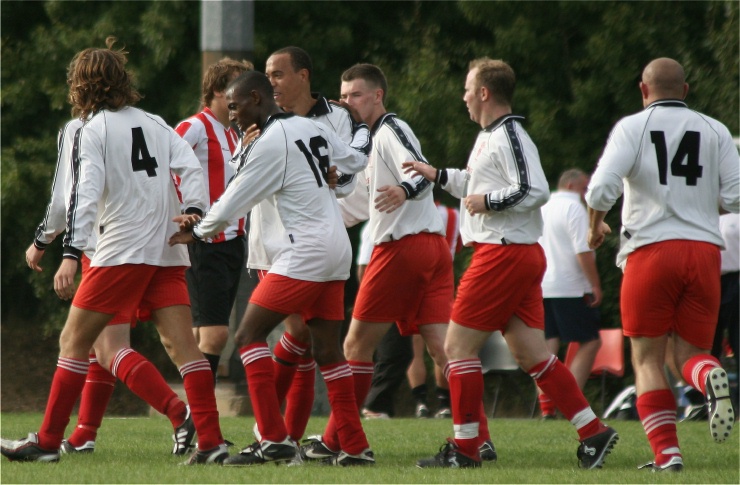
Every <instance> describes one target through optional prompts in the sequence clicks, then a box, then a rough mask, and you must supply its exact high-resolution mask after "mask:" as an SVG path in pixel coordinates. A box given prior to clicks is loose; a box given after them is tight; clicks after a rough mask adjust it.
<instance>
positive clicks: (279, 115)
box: [262, 111, 295, 131]
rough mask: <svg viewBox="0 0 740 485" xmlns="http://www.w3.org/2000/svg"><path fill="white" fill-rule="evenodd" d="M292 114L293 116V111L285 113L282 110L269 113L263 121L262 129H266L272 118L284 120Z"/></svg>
mask: <svg viewBox="0 0 740 485" xmlns="http://www.w3.org/2000/svg"><path fill="white" fill-rule="evenodd" d="M293 116H295V114H294V113H286V112H284V111H281V112H279V113H274V114H271V115H270V116H268V117H267V121H265V125H264V126H263V127H262V131H264V130H266V129H267V127H268V126H270V125H271V124H272V122H273V121H274V120H285V119H288V118H291V117H293Z"/></svg>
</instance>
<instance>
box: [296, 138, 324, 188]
mask: <svg viewBox="0 0 740 485" xmlns="http://www.w3.org/2000/svg"><path fill="white" fill-rule="evenodd" d="M295 144H296V145H298V148H299V149H300V150H301V152H302V153H303V155H304V156H305V157H306V161H307V162H308V166H309V167H311V171H312V172H313V176H314V177H316V183H317V184H319V187H323V186H324V184H323V183H322V180H326V177H327V174H328V173H329V156H328V155H326V154H325V153H326V149H327V148H328V147H329V143H328V142H327V141H326V140H325V139H324V138H323V137H321V136H314V137H313V138H311V139H310V140H309V141H308V145H309V146H310V147H311V151H308V148H307V147H306V144H305V143H303V140H296V142H295ZM321 148H323V149H324V153H321ZM314 158H315V159H316V160H318V162H319V166H318V167H317V166H316V163H314Z"/></svg>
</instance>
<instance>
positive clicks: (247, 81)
mask: <svg viewBox="0 0 740 485" xmlns="http://www.w3.org/2000/svg"><path fill="white" fill-rule="evenodd" d="M226 89H227V90H228V89H233V90H234V92H237V93H239V94H245V93H248V92H249V91H257V92H258V93H260V94H261V95H262V96H263V97H265V98H269V99H272V96H273V94H274V93H273V90H272V84H270V80H269V79H268V78H267V76H265V74H264V73H262V72H259V71H246V72H243V73H241V74H239V76H238V77H237V78H236V79H234V80H233V81H231V82H230V83H229V85H228V86H227V87H226Z"/></svg>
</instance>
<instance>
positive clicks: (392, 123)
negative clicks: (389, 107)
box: [383, 114, 431, 199]
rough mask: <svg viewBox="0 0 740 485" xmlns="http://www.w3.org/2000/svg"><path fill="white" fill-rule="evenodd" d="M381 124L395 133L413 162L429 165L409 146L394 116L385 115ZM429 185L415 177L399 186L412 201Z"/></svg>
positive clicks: (420, 178) (421, 178)
mask: <svg viewBox="0 0 740 485" xmlns="http://www.w3.org/2000/svg"><path fill="white" fill-rule="evenodd" d="M383 122H384V123H385V124H386V125H388V127H389V128H390V129H391V130H393V133H395V135H396V137H397V138H398V141H400V142H401V144H402V145H403V146H404V148H406V150H408V151H409V153H411V155H412V156H413V157H414V160H418V161H420V162H424V163H426V164H427V165H429V162H427V160H426V158H424V156H423V155H422V154H421V153H419V152H418V151H417V150H416V148H414V146H413V145H412V144H411V142H410V141H409V139H408V137H407V136H406V133H404V131H403V130H402V129H401V127H400V126H399V125H398V123H397V122H396V119H395V115H393V114H391V115H390V116H388V115H386V117H385V119H384V120H383ZM429 184H431V182H430V181H428V180H427V179H425V178H424V177H422V176H420V175H419V176H416V177H413V178H412V179H410V181H404V182H402V183H401V186H402V187H403V188H404V190H406V198H407V199H413V198H414V197H416V196H417V195H419V194H420V193H421V192H423V191H424V189H426V188H427V187H429Z"/></svg>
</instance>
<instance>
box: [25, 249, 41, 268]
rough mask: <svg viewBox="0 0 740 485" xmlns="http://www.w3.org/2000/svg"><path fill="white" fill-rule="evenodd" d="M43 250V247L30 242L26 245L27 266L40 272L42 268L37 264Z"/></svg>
mask: <svg viewBox="0 0 740 485" xmlns="http://www.w3.org/2000/svg"><path fill="white" fill-rule="evenodd" d="M44 252H45V251H44V250H43V249H39V248H37V247H36V245H35V244H31V245H30V246H28V249H26V264H28V267H29V268H31V269H32V270H34V271H36V272H38V273H41V272H42V271H43V270H44V268H42V267H41V266H39V262H40V261H41V258H42V257H43V256H44Z"/></svg>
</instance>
